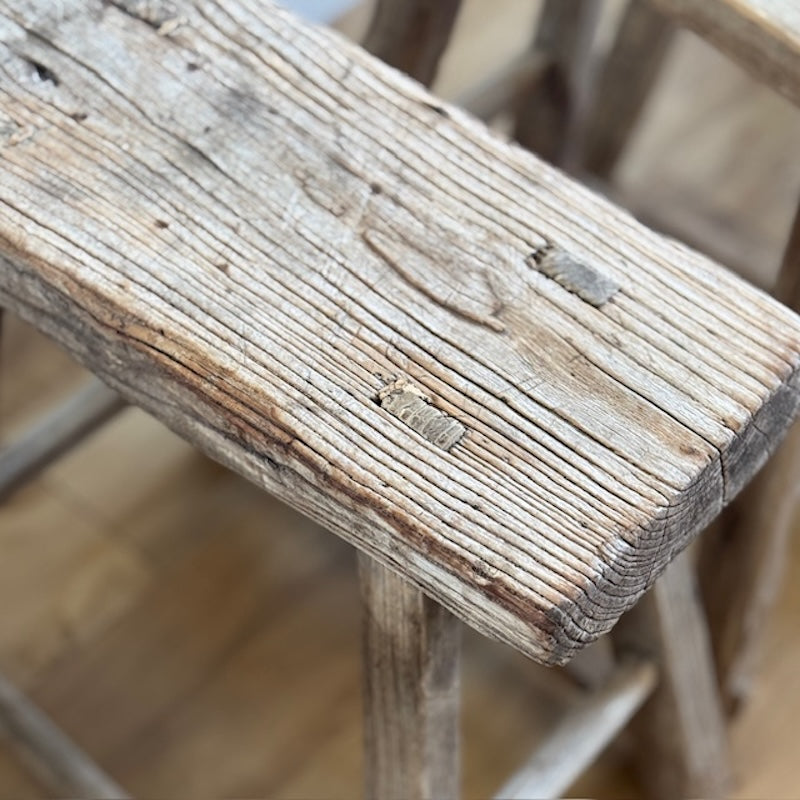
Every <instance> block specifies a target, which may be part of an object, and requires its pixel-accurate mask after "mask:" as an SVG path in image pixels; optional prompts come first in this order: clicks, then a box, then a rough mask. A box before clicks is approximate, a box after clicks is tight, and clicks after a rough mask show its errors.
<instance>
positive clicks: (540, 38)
mask: <svg viewBox="0 0 800 800" xmlns="http://www.w3.org/2000/svg"><path fill="white" fill-rule="evenodd" d="M601 9H602V4H601V3H596V2H593V0H545V3H544V5H543V7H542V11H541V13H540V15H539V21H538V25H537V29H536V36H535V37H534V42H533V46H532V49H533V50H535V51H536V52H538V53H540V54H542V55H543V56H544V57H545V58H546V59H547V66H546V67H545V69H544V70H543V71H542V72H541V74H540V75H539V76H538V79H537V80H536V81H535V82H533V83H531V85H530V88H529V90H528V92H527V93H526V94H525V95H524V96H523V97H522V98H521V99H520V101H519V103H518V106H517V114H516V119H515V124H514V138H515V139H516V140H517V141H518V142H520V144H522V145H524V146H525V147H527V148H528V149H529V150H533V152H535V153H537V154H539V155H540V156H541V157H542V158H545V159H547V160H548V161H550V162H552V163H555V164H561V163H564V162H565V161H566V160H567V157H568V156H569V155H570V150H571V148H572V144H573V141H574V134H575V133H576V131H577V130H578V128H579V126H580V122H581V117H582V112H583V108H584V101H585V100H586V99H587V96H588V95H587V92H588V89H589V84H590V79H591V71H592V65H593V62H592V41H593V38H594V33H595V29H596V27H597V20H598V18H599V15H600V11H601Z"/></svg>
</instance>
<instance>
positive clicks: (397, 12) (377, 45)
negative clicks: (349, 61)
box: [362, 0, 461, 86]
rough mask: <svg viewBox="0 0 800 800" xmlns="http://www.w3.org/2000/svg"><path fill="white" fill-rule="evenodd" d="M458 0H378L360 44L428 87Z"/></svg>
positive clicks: (453, 23)
mask: <svg viewBox="0 0 800 800" xmlns="http://www.w3.org/2000/svg"><path fill="white" fill-rule="evenodd" d="M460 5H461V0H436V2H430V0H377V4H376V6H375V10H374V11H373V13H372V19H371V21H370V24H369V29H368V30H367V34H366V36H365V37H364V41H363V42H362V45H363V47H364V49H365V50H366V51H367V52H369V53H372V55H374V56H377V57H378V58H380V59H381V60H382V61H385V62H386V63H387V64H390V65H391V66H393V67H396V68H397V69H399V70H402V71H403V72H405V73H407V74H408V75H410V76H411V77H412V78H416V79H417V80H418V81H419V82H420V83H423V84H425V86H430V84H431V83H433V79H434V78H435V77H436V69H437V67H438V66H439V59H440V58H441V57H442V54H443V53H444V51H445V49H446V48H447V43H448V41H449V40H450V34H451V32H452V30H453V26H454V25H455V21H456V16H457V15H458V9H459V6H460Z"/></svg>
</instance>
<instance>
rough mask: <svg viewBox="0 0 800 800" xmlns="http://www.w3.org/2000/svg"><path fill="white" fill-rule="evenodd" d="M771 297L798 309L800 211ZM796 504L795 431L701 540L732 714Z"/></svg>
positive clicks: (799, 455)
mask: <svg viewBox="0 0 800 800" xmlns="http://www.w3.org/2000/svg"><path fill="white" fill-rule="evenodd" d="M774 294H775V296H776V297H777V298H778V299H779V300H780V301H781V302H783V303H786V304H787V305H789V306H790V307H792V308H794V309H795V310H797V309H798V308H800V208H799V209H798V211H797V213H796V215H795V218H794V222H793V225H792V229H791V231H790V234H789V238H788V242H787V245H786V251H785V253H784V257H783V262H782V264H781V269H780V272H779V274H778V279H777V282H776V285H775V291H774ZM798 501H800V429H798V427H797V426H796V425H795V426H794V428H793V429H792V431H791V433H790V434H789V436H788V437H787V439H786V441H785V442H784V443H783V445H782V446H781V447H780V449H779V450H778V452H777V453H776V455H775V457H774V458H773V459H772V460H771V461H770V462H769V463H768V464H767V465H766V466H765V467H764V469H763V470H761V472H759V474H758V475H757V476H756V478H755V480H754V481H753V482H752V483H751V484H750V485H749V486H748V487H747V488H746V489H745V490H744V492H742V494H741V495H740V496H739V497H738V498H737V500H736V502H735V503H733V504H732V505H731V506H730V508H729V509H728V510H727V512H726V513H725V514H724V515H723V517H722V520H721V525H720V528H719V530H715V531H711V532H710V534H709V535H707V536H704V537H703V540H702V549H701V554H702V555H701V559H700V578H701V586H702V588H703V599H704V602H705V606H706V609H707V613H708V616H709V625H710V628H711V637H712V642H713V646H714V655H715V659H716V664H717V674H718V678H719V682H720V686H721V687H722V693H723V698H724V700H725V703H726V705H727V707H728V709H729V710H730V711H732V712H733V711H736V710H738V709H739V708H740V707H741V705H742V703H743V702H744V701H745V700H746V699H747V698H748V696H749V694H750V691H751V689H752V686H753V681H754V678H755V674H756V669H757V666H758V662H759V658H760V655H761V648H762V645H763V641H764V635H765V633H766V630H767V626H768V623H769V619H770V615H771V611H772V609H773V607H774V604H775V598H776V596H777V593H778V589H779V587H780V583H781V576H782V574H783V571H784V567H785V562H786V555H787V552H788V544H789V536H790V534H791V531H792V529H793V523H794V522H795V518H796V514H797V508H798Z"/></svg>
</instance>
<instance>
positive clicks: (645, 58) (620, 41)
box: [580, 0, 674, 177]
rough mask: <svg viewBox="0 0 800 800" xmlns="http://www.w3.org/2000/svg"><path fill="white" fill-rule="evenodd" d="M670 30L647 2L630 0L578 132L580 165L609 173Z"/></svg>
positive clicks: (641, 104)
mask: <svg viewBox="0 0 800 800" xmlns="http://www.w3.org/2000/svg"><path fill="white" fill-rule="evenodd" d="M673 33H674V27H673V26H672V24H671V23H670V21H669V20H668V19H667V18H665V17H664V16H663V15H662V14H660V13H659V12H657V11H656V10H655V9H654V8H653V7H652V4H651V0H630V2H629V3H628V5H627V6H626V8H625V11H624V12H623V16H622V20H621V21H620V23H619V27H618V29H617V33H616V37H615V39H614V43H613V44H612V46H611V50H610V51H609V52H608V54H607V55H606V57H605V59H604V60H603V63H602V66H601V67H600V68H599V69H598V73H599V74H598V76H597V78H596V80H595V82H594V86H593V92H592V98H591V101H590V103H589V110H588V111H587V113H586V118H585V120H584V125H583V127H582V130H581V155H580V162H581V164H582V166H583V167H584V168H585V169H587V170H589V171H590V172H592V173H594V174H595V175H599V176H601V177H608V176H609V175H610V174H611V173H612V171H613V170H614V167H615V166H616V164H617V161H618V160H619V158H620V156H621V154H622V152H623V150H624V148H625V145H626V144H627V142H628V139H629V138H630V135H631V133H632V131H633V128H634V126H635V125H636V122H637V120H638V119H639V117H640V115H641V112H642V109H643V108H644V105H645V103H646V101H647V99H648V97H649V96H650V92H651V89H652V87H653V85H654V84H655V82H656V79H657V78H658V74H659V71H660V69H661V64H662V62H663V60H664V57H665V55H666V53H667V50H668V48H669V44H670V41H671V40H672V36H673Z"/></svg>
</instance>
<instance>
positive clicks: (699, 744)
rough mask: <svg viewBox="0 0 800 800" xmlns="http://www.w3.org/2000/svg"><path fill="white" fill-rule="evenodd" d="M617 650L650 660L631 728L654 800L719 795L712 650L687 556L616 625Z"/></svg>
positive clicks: (721, 770) (722, 758)
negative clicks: (653, 678)
mask: <svg viewBox="0 0 800 800" xmlns="http://www.w3.org/2000/svg"><path fill="white" fill-rule="evenodd" d="M613 636H614V641H615V645H616V647H617V648H618V649H619V650H621V651H628V652H631V651H633V652H637V653H639V654H643V655H645V656H648V657H651V658H654V659H655V661H656V663H657V665H658V668H659V673H660V680H659V684H658V687H657V688H656V690H655V692H654V693H653V694H652V696H651V697H650V699H649V700H648V701H647V703H646V704H645V705H644V706H643V708H642V710H641V711H640V712H639V714H638V715H637V716H636V718H635V719H634V721H633V723H632V725H633V730H634V733H635V736H636V742H637V747H636V753H637V758H638V759H639V761H640V766H641V773H642V778H643V780H644V782H645V784H646V787H647V789H648V791H649V793H650V794H651V795H652V796H653V797H654V798H664V799H665V800H666V799H667V798H669V799H670V800H674V798H678V797H704V798H718V797H722V796H724V795H725V792H726V789H727V786H728V784H729V764H728V750H727V739H726V731H725V722H724V717H723V714H722V708H721V704H720V700H719V694H718V691H717V684H716V681H715V677H714V665H713V661H712V656H711V645H710V642H709V639H708V631H707V629H706V624H705V617H704V614H703V610H702V607H701V605H700V602H699V599H698V595H697V586H696V580H695V571H694V567H693V565H692V563H691V560H690V558H689V554H688V553H683V554H682V555H680V556H678V558H676V559H675V561H674V562H673V563H672V564H671V565H670V567H669V568H668V569H667V571H666V572H665V573H664V575H663V576H662V577H661V578H660V579H659V580H658V581H657V582H656V584H655V586H654V587H653V589H652V590H651V591H650V592H649V594H647V595H646V596H645V597H644V598H643V599H642V600H641V601H640V602H639V604H638V605H637V606H636V607H635V608H634V609H633V610H632V611H630V612H629V613H628V614H627V615H626V616H625V617H623V619H622V620H621V621H620V623H619V625H618V626H617V628H616V629H615V631H614V634H613Z"/></svg>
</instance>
